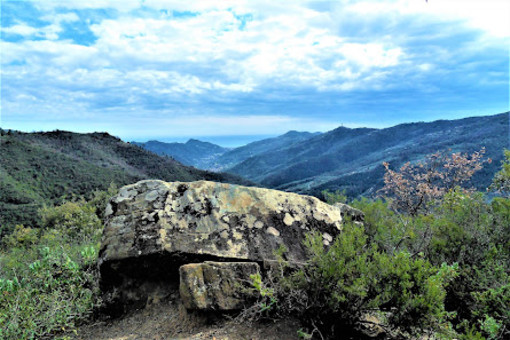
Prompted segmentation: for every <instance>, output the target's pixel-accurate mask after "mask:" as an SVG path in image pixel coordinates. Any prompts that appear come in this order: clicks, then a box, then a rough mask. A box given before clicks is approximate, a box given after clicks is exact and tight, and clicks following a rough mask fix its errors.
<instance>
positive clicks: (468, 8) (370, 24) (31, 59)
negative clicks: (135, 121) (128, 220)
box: [1, 0, 510, 133]
mask: <svg viewBox="0 0 510 340" xmlns="http://www.w3.org/2000/svg"><path fill="white" fill-rule="evenodd" d="M33 4H34V5H35V6H36V7H37V8H38V9H39V10H40V11H41V12H42V13H43V14H42V16H41V18H40V19H43V20H47V21H48V22H49V24H48V25H46V26H43V27H40V28H36V27H31V26H29V25H28V24H26V23H24V22H21V21H19V22H17V24H15V25H13V26H10V27H3V28H2V32H4V33H7V34H18V35H21V36H23V37H25V39H24V40H21V41H18V42H9V41H2V42H1V44H2V46H1V48H2V70H1V74H2V82H3V84H2V90H3V92H2V101H3V104H2V105H3V106H4V104H5V107H6V108H8V110H7V109H5V110H6V111H5V112H25V111H26V112H28V111H29V110H32V111H34V112H36V111H38V112H44V114H46V115H49V116H51V115H52V114H54V115H55V117H60V115H65V114H69V112H76V115H77V116H80V115H83V114H85V112H93V111H95V112H109V113H111V114H118V115H121V114H122V112H138V113H139V114H140V115H142V113H144V114H146V115H149V113H148V112H156V111H157V112H160V113H161V116H165V115H169V116H175V115H189V116H190V117H194V118H193V119H199V118H197V117H201V118H200V119H201V120H203V121H205V122H206V125H209V126H211V127H214V128H212V129H213V130H215V129H219V130H221V129H220V128H219V127H220V126H229V128H232V129H236V128H235V127H232V126H231V125H229V122H230V121H231V118H227V119H223V120H222V119H220V118H221V117H219V116H218V112H217V111H214V110H223V109H225V108H226V107H227V106H228V105H229V104H232V107H233V108H232V111H235V110H236V108H235V105H236V104H239V103H242V101H243V100H245V99H246V98H248V100H252V101H255V102H257V103H259V102H278V103H282V102H283V103H293V102H297V103H302V102H303V101H309V102H314V101H317V102H318V101H320V100H321V98H322V97H320V96H321V95H323V94H328V95H329V97H327V98H328V101H330V102H334V101H335V100H337V99H336V97H335V96H338V95H340V97H341V96H343V95H345V97H348V96H349V95H350V94H352V93H371V91H376V92H377V91H379V92H382V91H388V90H389V89H395V88H401V89H402V88H403V89H405V91H412V90H415V91H418V90H419V91H422V89H424V88H426V89H429V91H430V89H433V90H434V91H436V92H439V91H440V88H441V86H442V83H441V84H425V78H426V77H429V75H430V76H431V77H432V75H434V74H436V75H437V74H440V75H441V78H442V79H445V78H444V77H446V76H447V75H450V74H451V72H452V69H451V65H452V62H454V61H455V60H456V59H455V58H456V56H459V55H463V54H465V53H469V54H471V55H476V53H480V51H483V50H485V49H488V48H494V47H495V46H501V42H504V41H506V40H504V39H505V37H507V36H508V33H509V31H510V30H508V29H507V27H506V26H505V25H508V23H509V22H510V20H508V12H505V9H506V8H507V6H508V4H507V3H506V2H505V1H501V2H499V1H490V0H487V1H484V2H482V1H480V2H478V1H472V0H464V1H453V0H451V1H448V0H429V1H428V3H427V2H425V0H423V1H420V0H395V1H383V2H379V1H341V2H340V1H339V2H331V3H311V2H309V1H274V0H272V1H266V0H264V1H256V2H255V1H249V0H244V1H177V0H175V1H173V0H172V1H166V0H146V1H143V2H142V1H121V0H118V1H107V0H92V1H81V0H69V1H38V2H34V3H33ZM326 5H327V6H326ZM142 7H143V11H139V10H140V9H142ZM315 7H317V9H314V8H315ZM319 7H324V8H319ZM104 8H110V9H115V10H117V11H118V13H115V15H114V17H110V18H106V19H103V20H99V21H98V20H97V18H96V20H94V22H95V24H93V25H91V26H90V27H89V28H90V30H91V31H92V32H93V34H94V35H95V36H96V37H97V40H96V41H94V42H93V43H92V44H90V45H89V46H83V45H79V44H78V43H76V42H73V41H71V40H59V35H60V34H61V33H62V30H63V29H64V28H63V27H65V25H64V23H66V24H71V25H72V24H76V23H78V21H80V20H81V19H80V17H82V16H83V13H80V16H78V15H77V14H76V13H74V12H66V10H78V11H79V10H81V9H104ZM162 9H165V10H168V11H166V12H160V10H162ZM174 11H177V12H190V13H177V12H174ZM353 22H354V24H353ZM80 24H83V22H80ZM432 24H434V25H436V26H434V27H432V26H431V27H429V26H428V25H432ZM343 25H344V26H343ZM349 25H352V26H353V27H350V26H349ZM437 25H439V26H441V25H444V30H443V29H438V28H437ZM346 26H347V27H346ZM379 27H383V29H379ZM349 29H350V30H349ZM450 29H453V30H454V32H455V33H458V32H463V31H466V30H467V29H469V30H473V29H479V30H481V32H484V34H483V35H481V36H480V37H477V38H476V40H472V41H471V40H466V41H463V46H461V47H460V46H447V45H444V43H443V42H441V40H442V39H445V38H448V37H449V36H450V35H451V34H452V32H451V31H450ZM414 30H417V31H418V32H419V33H418V34H416V35H414V32H415V31H414ZM424 32H425V33H424ZM466 32H471V31H466ZM501 37H503V40H501ZM32 38H38V39H36V40H31V39H32ZM41 38H43V40H40V39H41ZM422 41H423V42H424V44H423V46H425V47H421V46H420V48H419V49H416V48H415V45H419V44H420V43H421V42H422ZM436 41H438V42H437V43H436ZM413 44H414V45H413ZM424 51H425V55H423V53H424ZM13 63H14V64H15V65H11V64H13ZM471 64H472V62H471ZM20 65H21V66H20ZM445 65H446V66H445ZM462 67H467V66H464V65H459V67H458V68H459V69H461V68H462ZM470 71H472V70H471V69H470ZM466 74H467V72H466ZM475 76H476V74H475ZM497 77H500V76H499V75H497ZM493 78H496V76H492V75H491V74H487V76H486V79H485V78H484V81H485V82H486V83H489V82H490V81H492V84H495V83H497V82H498V81H499V78H498V79H495V80H494V79H493ZM304 97H306V98H304ZM370 100H372V98H371V97H370ZM211 103H213V104H217V105H219V106H220V108H219V109H211V111H210V112H209V115H210V116H212V117H216V118H214V119H213V118H211V119H212V120H207V119H206V118H204V117H205V116H199V115H198V113H200V112H201V110H203V108H204V107H208V105H210V104H211ZM248 103H249V102H248ZM243 105H244V104H243ZM246 107H250V104H246ZM268 107H271V106H270V105H268ZM280 108H281V107H277V106H275V107H274V109H273V110H280ZM250 109H251V108H250ZM250 109H244V111H243V113H242V114H241V113H240V114H241V115H242V117H243V118H242V119H241V120H240V121H238V122H237V123H235V124H237V125H242V124H248V125H252V126H253V127H254V129H259V130H261V129H262V130H264V129H269V128H271V126H273V125H275V126H283V128H282V131H283V132H284V130H285V129H288V128H290V127H291V126H290V125H289V124H297V127H292V128H297V129H299V126H303V129H304V130H310V129H312V128H307V127H306V124H305V123H303V125H299V124H301V123H299V124H298V123H296V121H285V119H289V117H290V116H278V117H279V118H275V117H276V116H271V117H272V118H268V117H263V118H258V119H256V118H254V117H255V116H250V115H249V113H250V112H249V110H250ZM151 110H154V111H151ZM253 110H255V109H253ZM266 110H267V109H266ZM52 112H53V113H52ZM62 112H65V113H62ZM259 112H260V111H259ZM276 112H278V111H276ZM161 116H160V117H161ZM282 117H286V118H282ZM243 119H244V120H243ZM278 119H283V120H278ZM256 120H267V121H268V122H269V125H267V126H266V125H264V126H259V125H257V124H255V123H254V122H255V121H256ZM300 122H303V120H301V121H300ZM168 124H175V125H176V126H182V127H183V128H182V129H184V126H185V124H191V121H189V120H172V121H170V122H169V123H168ZM235 124H234V125H235ZM237 125H236V126H237ZM287 125H289V126H287ZM204 128H205V127H204ZM221 131H222V132H224V131H223V130H221ZM175 133H177V132H175ZM186 133H188V132H186Z"/></svg>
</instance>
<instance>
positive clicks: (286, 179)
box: [228, 113, 509, 196]
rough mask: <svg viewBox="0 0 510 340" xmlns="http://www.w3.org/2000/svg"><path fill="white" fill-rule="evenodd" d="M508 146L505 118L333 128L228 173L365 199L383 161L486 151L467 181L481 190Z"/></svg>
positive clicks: (285, 186) (503, 115) (280, 186)
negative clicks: (483, 162) (479, 166)
mask: <svg viewBox="0 0 510 340" xmlns="http://www.w3.org/2000/svg"><path fill="white" fill-rule="evenodd" d="M508 146H509V114H508V113H501V114H498V115H494V116H485V117H472V118H465V119H459V120H438V121H435V122H431V123H423V122H420V123H409V124H401V125H397V126H394V127H391V128H386V129H366V128H364V129H349V128H345V127H339V128H337V129H335V130H332V131H329V132H326V133H324V134H321V135H318V136H314V137H312V138H309V139H307V140H304V141H301V142H298V143H294V144H292V145H290V146H287V147H281V148H278V149H273V150H270V151H267V152H264V153H261V154H259V155H256V156H253V157H250V158H248V159H246V160H245V161H243V162H241V163H240V164H238V165H236V166H234V167H232V168H230V169H228V171H229V172H233V173H236V174H239V175H240V176H243V177H245V178H248V179H250V180H253V181H256V182H259V183H261V184H262V185H264V186H268V187H271V188H276V189H281V190H286V191H294V192H301V193H308V194H313V195H319V194H320V192H321V191H322V190H325V189H328V190H346V192H347V194H348V195H349V196H357V195H361V194H363V195H370V194H372V193H374V192H375V191H376V190H377V189H379V188H380V187H381V186H382V175H383V173H384V168H383V166H382V162H383V161H387V162H389V163H390V164H391V166H392V167H394V168H395V167H399V166H400V165H401V164H403V163H404V162H407V161H411V162H414V161H417V160H420V159H422V158H423V157H424V156H425V155H427V154H431V153H434V152H436V151H440V150H449V149H451V152H463V153H471V152H473V151H475V150H480V148H481V147H485V148H486V156H487V157H490V158H492V159H493V160H494V162H492V164H489V165H487V166H486V167H485V168H484V170H483V171H481V172H480V173H478V174H477V175H476V176H475V177H474V178H473V183H474V185H475V186H476V187H477V188H478V189H482V190H483V189H485V188H486V187H487V186H488V185H489V184H490V181H491V179H492V177H493V175H494V173H495V172H496V169H497V167H498V166H499V164H500V161H501V160H502V159H503V151H502V150H503V148H505V147H508Z"/></svg>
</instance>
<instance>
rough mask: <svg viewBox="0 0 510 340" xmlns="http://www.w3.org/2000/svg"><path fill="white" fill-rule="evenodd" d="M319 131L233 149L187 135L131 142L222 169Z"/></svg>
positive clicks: (190, 162) (290, 134)
mask: <svg viewBox="0 0 510 340" xmlns="http://www.w3.org/2000/svg"><path fill="white" fill-rule="evenodd" d="M318 134H320V133H310V132H298V131H289V132H287V133H286V134H284V135H281V136H278V137H274V138H268V139H263V140H260V141H256V142H252V143H249V144H247V145H245V146H241V147H238V148H235V149H232V148H223V147H221V146H219V145H216V144H212V143H208V142H202V141H199V140H196V139H190V140H189V141H187V142H186V143H164V142H159V141H149V142H146V143H138V142H131V143H132V144H135V145H138V146H141V147H142V148H144V149H147V150H149V151H152V152H154V153H157V154H158V155H166V156H171V157H172V158H174V159H175V160H177V161H179V162H181V163H183V164H186V165H191V166H194V167H196V168H199V169H207V170H214V171H221V170H224V169H227V168H230V167H233V166H235V165H236V164H238V163H241V162H242V161H244V160H245V159H247V158H250V157H253V156H256V155H259V154H262V153H265V152H269V151H275V150H279V149H281V148H287V147H289V146H291V145H293V144H294V143H298V142H302V141H304V140H307V139H308V138H311V137H313V136H317V135H318Z"/></svg>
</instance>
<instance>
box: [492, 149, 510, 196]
mask: <svg viewBox="0 0 510 340" xmlns="http://www.w3.org/2000/svg"><path fill="white" fill-rule="evenodd" d="M490 189H492V190H494V191H497V192H499V193H501V194H503V195H505V196H506V197H510V150H505V159H504V160H503V161H501V170H500V171H499V172H497V173H496V175H495V176H494V179H493V180H492V184H491V186H490Z"/></svg>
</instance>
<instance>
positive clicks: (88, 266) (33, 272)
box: [0, 188, 113, 339]
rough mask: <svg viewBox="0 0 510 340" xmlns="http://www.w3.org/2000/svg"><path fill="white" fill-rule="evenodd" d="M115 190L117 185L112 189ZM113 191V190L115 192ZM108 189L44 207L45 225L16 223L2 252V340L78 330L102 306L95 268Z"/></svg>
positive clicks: (0, 268)
mask: <svg viewBox="0 0 510 340" xmlns="http://www.w3.org/2000/svg"><path fill="white" fill-rule="evenodd" d="M111 190H113V188H112V189H111ZM110 193H111V191H110ZM108 195H109V194H108V193H102V192H96V194H95V196H94V199H92V200H91V201H89V202H86V201H84V200H79V201H76V202H66V203H64V204H62V205H61V206H56V207H44V208H42V209H40V211H39V212H40V215H41V216H40V217H41V220H42V221H43V225H44V227H43V228H42V229H31V228H25V227H23V226H17V227H16V228H15V230H14V232H13V233H12V234H11V235H9V236H7V237H4V239H3V240H2V245H3V250H2V251H1V252H0V338H2V339H40V338H46V337H51V336H53V335H56V334H57V333H61V332H69V331H73V330H75V329H76V326H77V325H79V324H80V323H81V322H84V321H86V320H87V319H88V318H89V317H90V316H91V315H92V312H93V309H94V307H95V306H98V305H99V304H100V300H99V289H98V283H97V282H98V280H97V272H96V265H95V264H96V261H97V256H98V250H99V240H100V236H101V228H102V224H101V221H100V219H99V216H97V214H96V211H97V209H98V208H99V209H100V207H103V206H104V205H105V201H106V197H107V196H108Z"/></svg>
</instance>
